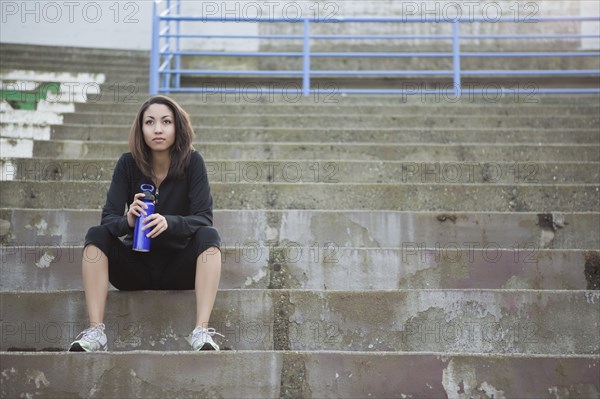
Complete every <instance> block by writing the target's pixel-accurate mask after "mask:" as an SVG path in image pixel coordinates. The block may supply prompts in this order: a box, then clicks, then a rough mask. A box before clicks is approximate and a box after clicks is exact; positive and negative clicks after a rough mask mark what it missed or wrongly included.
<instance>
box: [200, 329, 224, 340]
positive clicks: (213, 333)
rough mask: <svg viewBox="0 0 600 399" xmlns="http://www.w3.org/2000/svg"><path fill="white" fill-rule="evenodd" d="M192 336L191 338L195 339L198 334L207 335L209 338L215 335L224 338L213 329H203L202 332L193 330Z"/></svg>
mask: <svg viewBox="0 0 600 399" xmlns="http://www.w3.org/2000/svg"><path fill="white" fill-rule="evenodd" d="M194 331H195V332H194V335H193V337H194V338H196V337H197V336H198V335H200V334H207V335H210V336H211V337H213V336H215V335H220V336H221V337H225V336H224V335H223V334H220V333H218V332H217V331H216V330H215V329H214V328H212V327H210V328H205V329H203V330H194Z"/></svg>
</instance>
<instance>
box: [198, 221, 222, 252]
mask: <svg viewBox="0 0 600 399" xmlns="http://www.w3.org/2000/svg"><path fill="white" fill-rule="evenodd" d="M194 246H195V247H196V248H197V249H198V254H201V253H203V252H204V251H206V250H207V249H209V248H214V249H216V250H220V248H221V236H220V235H219V231H218V230H217V229H215V228H214V227H212V226H206V227H202V228H200V229H198V231H197V232H196V235H195V236H194Z"/></svg>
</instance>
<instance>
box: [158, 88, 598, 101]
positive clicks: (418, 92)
mask: <svg viewBox="0 0 600 399" xmlns="http://www.w3.org/2000/svg"><path fill="white" fill-rule="evenodd" d="M265 90H269V92H270V93H274V94H289V93H290V89H289V88H288V89H285V88H284V89H277V88H273V87H264V88H249V87H248V88H243V89H236V88H218V87H190V88H173V87H169V88H168V91H167V88H164V87H161V88H160V89H159V92H161V93H167V92H171V93H231V94H234V93H256V94H260V93H264V91H265ZM492 92H493V93H494V94H496V93H497V94H504V95H514V94H530V95H533V94H597V93H600V88H599V89H576V88H563V89H535V90H533V89H531V90H528V89H514V90H511V89H507V88H499V90H485V89H463V90H461V91H460V93H461V94H462V95H465V94H484V95H490V93H492ZM310 94H404V95H423V94H426V95H429V94H430V95H440V94H446V95H449V96H450V97H452V98H454V97H455V95H454V88H448V89H437V90H436V89H430V90H410V89H335V90H331V89H310Z"/></svg>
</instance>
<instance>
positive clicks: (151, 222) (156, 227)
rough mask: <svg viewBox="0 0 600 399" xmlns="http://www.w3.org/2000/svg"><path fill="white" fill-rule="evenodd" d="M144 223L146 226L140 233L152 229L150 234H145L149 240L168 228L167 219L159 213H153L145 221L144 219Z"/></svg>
mask: <svg viewBox="0 0 600 399" xmlns="http://www.w3.org/2000/svg"><path fill="white" fill-rule="evenodd" d="M144 223H147V224H146V225H145V226H144V227H143V228H142V231H148V230H149V229H150V228H152V230H150V233H148V234H146V237H149V238H154V237H158V236H159V235H160V234H162V233H164V232H165V231H167V229H168V228H169V225H168V223H167V219H166V218H165V217H164V216H163V215H161V214H160V213H153V214H152V215H150V216H148V217H147V218H146V219H144Z"/></svg>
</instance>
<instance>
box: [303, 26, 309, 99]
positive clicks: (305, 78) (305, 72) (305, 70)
mask: <svg viewBox="0 0 600 399" xmlns="http://www.w3.org/2000/svg"><path fill="white" fill-rule="evenodd" d="M302 95H303V96H305V97H308V96H309V95H310V21H309V19H308V18H304V48H303V65H302Z"/></svg>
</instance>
